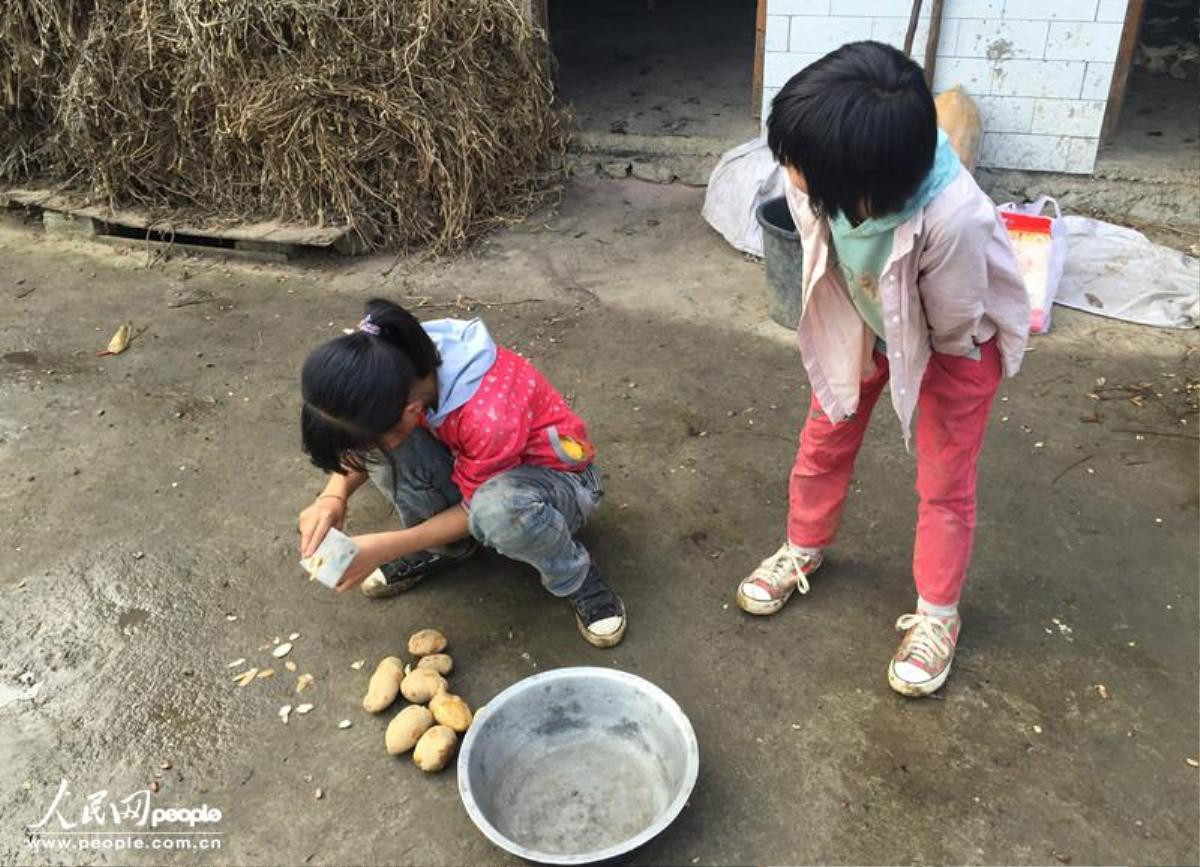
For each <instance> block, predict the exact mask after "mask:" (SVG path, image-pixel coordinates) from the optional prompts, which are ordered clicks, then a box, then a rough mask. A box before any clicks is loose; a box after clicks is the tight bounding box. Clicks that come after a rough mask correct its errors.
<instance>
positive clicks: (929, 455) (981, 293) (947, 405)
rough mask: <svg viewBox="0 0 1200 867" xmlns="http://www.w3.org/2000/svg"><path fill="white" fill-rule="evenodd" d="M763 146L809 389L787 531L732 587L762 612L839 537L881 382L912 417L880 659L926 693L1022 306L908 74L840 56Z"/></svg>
mask: <svg viewBox="0 0 1200 867" xmlns="http://www.w3.org/2000/svg"><path fill="white" fill-rule="evenodd" d="M767 127H768V144H769V146H770V148H771V150H772V152H773V153H774V155H775V158H776V159H777V160H778V161H779V163H780V164H781V165H783V166H784V167H785V168H786V170H787V175H788V184H787V199H788V204H789V207H790V209H791V212H792V216H793V218H794V219H795V221H796V225H797V227H798V229H799V232H800V236H801V242H802V245H803V252H804V264H803V312H802V315H801V319H800V326H799V335H798V337H799V344H800V353H801V356H802V358H803V361H804V366H805V369H806V371H807V373H808V379H809V382H810V384H811V386H812V404H811V408H810V412H809V417H808V420H807V422H806V423H805V425H804V430H803V432H802V433H801V437H800V450H799V453H798V454H797V456H796V464H795V466H794V467H793V469H792V474H791V481H790V492H789V493H790V497H789V499H790V506H789V511H788V527H787V530H788V536H787V541H786V542H785V543H784V545H783V547H781V548H780V549H779V550H778V551H777V552H775V553H774V554H773V555H771V556H770V557H768V558H767V559H766V560H764V561H763V562H762V564H761V565H760V566H759V567H758V568H757V569H755V570H754V572H753V574H752V575H750V577H748V578H746V579H745V580H744V581H742V582H741V584H740V585H739V586H738V591H737V600H738V604H739V605H740V606H741V607H742V608H743V609H744V610H746V611H748V612H750V613H751V614H772V613H774V612H776V611H778V610H779V609H780V608H782V607H783V605H784V603H786V602H787V600H788V599H789V597H791V595H792V594H793V593H794V592H795V591H796V590H797V589H798V590H799V591H800V592H801V593H807V592H808V590H809V580H808V579H809V577H810V576H811V575H812V574H813V573H814V572H815V571H816V570H817V568H818V567H819V566H820V565H821V562H822V558H823V556H824V554H823V552H824V550H825V548H826V547H827V546H829V545H830V544H831V543H832V542H833V540H834V537H835V536H836V534H837V530H838V524H839V520H840V518H841V514H842V507H843V505H844V503H845V500H846V491H847V486H848V485H849V483H850V480H851V476H852V474H853V472H854V459H855V456H856V455H857V454H858V450H859V447H860V446H861V445H862V440H863V435H864V434H865V433H866V429H867V423H868V421H869V420H870V416H871V410H872V408H873V407H874V405H875V401H876V400H877V399H878V398H879V395H880V393H881V392H882V391H883V388H884V386H885V385H890V386H891V402H892V406H893V407H894V408H895V411H896V414H897V415H898V416H899V418H900V425H901V429H902V432H903V435H904V440H905V443H906V444H908V442H909V439H910V427H911V421H912V417H913V415H914V413H916V415H917V431H916V434H917V493H918V495H919V496H920V505H919V506H918V511H917V533H916V546H915V550H914V552H913V577H914V578H915V580H916V585H917V605H916V612H915V613H910V614H905V615H903V616H902V617H900V619H899V620H897V621H896V628H897V629H898V630H900V631H902V632H903V633H904V637H903V639H902V640H901V642H900V646H899V648H898V649H897V650H896V653H895V654H894V655H893V657H892V660H891V662H890V664H889V665H888V682H889V683H890V684H891V686H892V688H893V689H895V690H896V691H898V692H900V693H902V694H904V695H909V696H924V695H929V694H930V693H932V692H934V691H935V690H937V689H938V688H939V687H941V685H942V684H943V683H944V682H945V680H946V677H947V675H948V674H949V673H950V664H951V661H952V660H953V658H954V648H955V645H956V644H957V642H958V636H959V628H960V626H961V620H960V619H959V615H958V601H959V595H960V593H961V591H962V587H963V583H964V582H965V580H966V576H967V565H968V564H969V563H970V560H971V546H972V542H973V540H974V534H975V480H976V464H977V461H978V458H979V451H980V448H981V447H982V446H983V437H984V431H985V429H986V427H987V419H988V412H989V410H990V408H991V405H992V400H993V398H994V397H995V394H996V391H997V389H998V387H999V383H1000V380H1001V378H1002V376H1003V375H1004V374H1007V375H1009V376H1012V375H1014V374H1015V373H1016V372H1017V369H1018V368H1019V367H1020V364H1021V358H1022V355H1023V353H1024V350H1025V341H1026V339H1027V337H1028V328H1029V301H1028V298H1027V295H1026V292H1025V287H1024V284H1023V282H1022V280H1021V276H1020V272H1019V271H1018V269H1017V265H1016V261H1015V259H1014V257H1013V253H1012V250H1011V248H1010V246H1009V244H1008V238H1007V235H1006V234H1005V231H1004V228H1003V226H1002V225H1001V223H1000V220H999V219H998V217H997V215H996V210H995V207H994V206H993V204H992V202H991V200H989V199H988V197H987V196H986V195H985V194H984V193H983V192H982V191H981V190H980V189H979V187H978V186H977V185H976V184H975V181H974V179H973V178H972V177H971V175H970V173H968V172H967V171H965V170H964V169H963V167H962V165H961V164H960V162H959V160H958V158H957V156H956V155H955V153H954V151H953V150H952V148H951V147H950V144H949V142H948V141H947V139H946V137H945V135H944V134H942V133H940V132H939V130H938V128H937V113H936V110H935V108H934V103H933V97H932V95H931V94H930V92H929V88H928V87H927V86H926V85H925V79H924V75H923V73H922V70H921V68H920V67H919V66H917V64H915V63H913V62H912V61H911V60H909V59H908V58H907V57H906V56H905V55H903V54H901V53H900V52H899V51H897V50H895V49H894V48H891V47H889V46H887V45H882V44H880V43H877V42H857V43H851V44H849V45H844V46H842V47H841V48H839V49H837V50H836V51H834V52H832V53H831V54H829V55H827V56H825V57H823V58H822V59H821V60H818V61H817V62H816V63H814V64H812V65H811V66H809V67H807V68H805V69H804V70H803V71H801V72H800V73H799V74H797V75H796V76H795V77H793V78H792V79H791V81H789V82H788V83H787V85H786V86H785V87H784V88H783V89H782V90H781V91H780V92H779V94H778V95H777V96H776V97H775V99H774V102H773V103H772V106H771V115H770V119H769V120H768V123H767Z"/></svg>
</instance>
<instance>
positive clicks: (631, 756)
mask: <svg viewBox="0 0 1200 867" xmlns="http://www.w3.org/2000/svg"><path fill="white" fill-rule="evenodd" d="M699 767H700V751H699V749H698V747H697V745H696V735H695V732H694V731H693V730H692V724H691V723H690V722H689V721H688V718H687V717H686V716H685V715H684V713H683V711H682V710H680V708H679V705H678V704H676V703H675V700H674V699H672V698H671V697H670V696H669V695H667V694H666V693H665V692H663V691H662V690H661V689H659V688H658V687H657V686H655V685H654V684H652V683H650V682H649V681H647V680H644V679H642V678H640V677H636V676H635V675H632V674H626V673H625V672H621V671H611V670H609V669H606V668H560V669H555V670H553V671H546V672H543V673H541V674H535V675H534V676H533V677H529V678H526V679H525V680H522V681H518V682H517V683H515V684H513V685H512V686H510V687H509V688H508V689H506V690H504V691H503V692H502V693H500V694H499V695H498V696H496V697H495V698H494V699H492V701H491V702H490V703H488V705H487V706H486V707H484V708H482V709H481V710H480V713H479V714H478V716H477V717H476V719H475V724H474V725H472V726H471V728H470V729H469V730H468V731H467V736H466V738H465V739H464V740H463V744H462V750H461V752H460V753H459V757H458V788H459V793H460V794H461V795H462V800H463V804H464V805H465V806H466V808H467V813H468V815H470V817H471V820H472V821H473V822H474V823H475V824H476V825H477V826H478V828H479V830H480V831H482V832H483V833H484V834H485V835H486V836H487V837H488V839H490V840H491V841H492V842H493V843H495V844H496V845H497V846H499V847H501V848H502V849H506V850H508V851H509V852H511V853H513V854H514V855H517V856H519V857H521V858H524V859H526V860H529V861H537V862H540V863H543V864H589V863H592V862H595V861H604V860H607V859H610V858H616V857H617V856H620V855H624V854H626V853H628V852H631V851H633V850H634V849H636V848H637V847H639V846H641V845H642V844H644V843H646V842H647V841H648V840H650V839H651V838H653V837H654V836H655V835H656V834H658V833H660V832H661V831H662V830H663V829H664V828H666V827H667V826H668V825H669V824H671V822H672V821H674V819H675V817H676V816H678V815H679V811H680V810H682V809H683V805H684V804H685V803H686V802H687V799H688V796H689V795H690V794H691V791H692V786H693V785H695V783H696V773H697V771H698V770H699Z"/></svg>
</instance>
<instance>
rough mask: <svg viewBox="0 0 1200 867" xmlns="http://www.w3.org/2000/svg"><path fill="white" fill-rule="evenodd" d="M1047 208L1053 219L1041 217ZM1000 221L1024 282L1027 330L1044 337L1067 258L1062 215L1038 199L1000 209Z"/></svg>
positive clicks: (1050, 201)
mask: <svg viewBox="0 0 1200 867" xmlns="http://www.w3.org/2000/svg"><path fill="white" fill-rule="evenodd" d="M1047 204H1051V205H1053V206H1054V216H1053V217H1047V216H1045V215H1043V214H1042V211H1043V210H1044V209H1045V207H1046V205H1047ZM1000 217H1001V219H1003V220H1004V227H1005V228H1006V229H1007V230H1008V239H1009V240H1010V241H1011V242H1012V248H1013V252H1014V253H1015V254H1016V257H1017V266H1018V267H1019V268H1020V269H1021V276H1022V277H1023V278H1024V279H1025V291H1026V292H1028V293H1029V307H1030V313H1029V320H1030V321H1029V330H1030V331H1033V332H1034V333H1035V334H1044V333H1045V332H1047V331H1049V330H1050V307H1051V305H1053V304H1054V296H1055V295H1056V294H1057V293H1058V283H1059V281H1060V280H1061V279H1062V273H1063V264H1064V262H1065V260H1066V255H1067V227H1066V224H1065V223H1064V222H1063V219H1062V211H1060V210H1059V208H1058V202H1056V201H1055V200H1054V199H1052V198H1050V197H1049V196H1040V197H1039V198H1038V200H1037V201H1036V202H1033V203H1031V204H1027V205H1018V204H1015V203H1013V202H1007V203H1005V204H1003V205H1001V206H1000Z"/></svg>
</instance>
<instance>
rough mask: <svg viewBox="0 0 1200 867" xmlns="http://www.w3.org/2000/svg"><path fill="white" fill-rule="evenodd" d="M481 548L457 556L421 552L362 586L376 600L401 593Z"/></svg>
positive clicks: (393, 564) (386, 568)
mask: <svg viewBox="0 0 1200 867" xmlns="http://www.w3.org/2000/svg"><path fill="white" fill-rule="evenodd" d="M478 550H479V545H477V544H476V545H472V546H471V547H470V548H468V549H466V550H465V551H464V552H463V553H461V554H458V555H456V556H453V557H451V556H449V555H446V554H430V553H426V554H424V555H420V556H421V559H419V560H418V559H416V558H415V557H414V558H409V559H402V560H393V561H392V562H391V563H385V564H383V565H382V566H380V567H379V568H378V569H376V570H375V571H374V572H372V573H371V574H370V575H368V576H367V579H366V580H365V581H363V583H362V584H360V585H359V589H361V590H362V592H363V595H364V596H370V597H371V598H372V599H386V598H387V597H389V596H397V595H399V594H400V593H404V592H405V591H407V590H411V589H412V588H413V587H415V586H416V585H417V584H419V583H421V582H422V581H423V580H425V579H426V578H428V577H429V576H430V575H433V574H434V573H436V572H441V571H442V570H444V569H448V568H450V567H451V566H453V565H454V564H456V563H461V562H462V561H463V560H466V559H467V558H468V557H473V556H474V555H475V553H476V552H477V551H478Z"/></svg>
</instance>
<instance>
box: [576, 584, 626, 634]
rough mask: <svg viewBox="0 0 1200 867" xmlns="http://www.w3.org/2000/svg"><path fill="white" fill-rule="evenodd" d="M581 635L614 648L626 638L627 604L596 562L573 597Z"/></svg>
mask: <svg viewBox="0 0 1200 867" xmlns="http://www.w3.org/2000/svg"><path fill="white" fill-rule="evenodd" d="M571 603H572V604H573V605H574V606H575V623H576V624H577V625H578V626H579V634H580V635H582V636H583V638H584V640H585V641H586V642H587V643H588V644H590V645H592V646H593V647H614V646H615V645H617V644H619V643H620V641H621V639H622V638H624V637H625V603H624V602H622V601H621V597H620V596H618V595H617V594H616V593H614V592H613V589H612V588H611V587H609V586H608V582H607V581H605V580H604V576H602V575H601V574H600V570H599V569H597V568H596V566H595V564H592V566H591V568H590V569H588V574H587V577H586V578H584V579H583V585H582V586H581V587H580V588H579V589H578V590H576V591H575V594H574V595H573V596H572V597H571Z"/></svg>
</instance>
